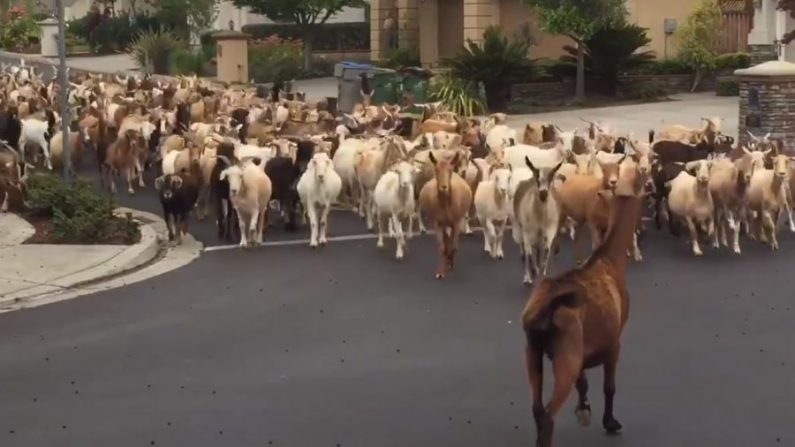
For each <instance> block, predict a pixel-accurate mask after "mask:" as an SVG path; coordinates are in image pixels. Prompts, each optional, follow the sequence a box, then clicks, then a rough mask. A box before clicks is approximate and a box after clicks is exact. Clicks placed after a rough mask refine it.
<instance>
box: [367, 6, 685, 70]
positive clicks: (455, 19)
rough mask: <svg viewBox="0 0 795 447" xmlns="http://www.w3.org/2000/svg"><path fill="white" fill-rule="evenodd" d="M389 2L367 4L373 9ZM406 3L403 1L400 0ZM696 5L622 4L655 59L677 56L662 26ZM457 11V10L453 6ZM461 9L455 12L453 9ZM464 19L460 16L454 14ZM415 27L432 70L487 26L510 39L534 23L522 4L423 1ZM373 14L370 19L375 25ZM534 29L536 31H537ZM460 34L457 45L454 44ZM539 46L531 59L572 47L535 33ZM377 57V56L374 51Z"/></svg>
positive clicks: (682, 19) (564, 40)
mask: <svg viewBox="0 0 795 447" xmlns="http://www.w3.org/2000/svg"><path fill="white" fill-rule="evenodd" d="M387 1H389V0H372V3H373V5H375V4H377V3H382V2H384V3H385V2H387ZM402 1H405V0H402ZM698 1H699V0H663V1H661V0H627V8H628V10H629V20H630V21H631V22H633V23H636V24H638V25H640V26H642V27H644V28H647V29H648V36H649V37H650V38H651V40H652V43H651V45H650V47H649V49H651V50H653V51H654V52H655V53H656V54H657V57H659V58H662V57H665V55H666V40H667V48H668V51H667V54H668V56H675V55H676V53H677V45H676V37H675V36H668V37H667V39H666V35H665V28H664V20H665V19H666V18H673V19H676V21H677V23H678V25H677V26H678V27H681V26H682V25H683V24H684V23H685V21H686V20H687V17H688V16H689V15H690V13H691V12H692V10H693V9H694V8H695V5H697V4H698ZM453 4H455V5H456V7H454V6H453ZM459 5H460V6H461V8H462V9H460V10H459V9H458V8H457V6H459ZM459 11H461V12H462V13H463V16H462V15H461V14H459ZM418 12H419V17H418V23H419V38H420V45H419V47H420V57H421V59H422V62H423V64H424V65H426V66H433V65H436V63H437V62H438V60H439V59H440V58H441V57H444V56H446V55H448V54H451V53H453V52H454V48H453V47H454V46H456V47H457V45H459V44H460V43H463V39H466V38H472V39H473V40H480V37H481V35H482V33H483V30H485V29H486V28H487V27H488V26H489V25H492V24H498V25H500V27H501V28H502V30H503V31H504V32H505V33H506V34H508V35H511V34H513V33H515V32H516V31H517V30H518V29H519V27H520V26H521V25H522V24H524V23H527V22H531V23H536V24H537V22H536V20H535V19H534V13H533V12H532V10H531V9H530V8H529V7H527V6H526V5H525V4H524V3H523V2H522V0H424V1H421V2H419V4H418ZM375 16H376V14H373V17H374V20H375ZM536 27H537V25H536ZM459 30H461V31H462V34H463V35H462V39H460V40H459V39H455V38H454V36H455V35H458V33H459ZM537 39H538V40H539V43H538V45H536V46H534V47H533V48H532V49H531V54H530V56H531V57H533V58H557V57H558V56H560V55H562V54H563V53H564V52H563V50H562V47H563V46H564V45H566V44H571V43H572V42H571V39H569V38H567V37H565V36H560V35H550V34H546V33H543V32H541V31H538V32H537ZM373 54H374V55H375V54H376V51H373Z"/></svg>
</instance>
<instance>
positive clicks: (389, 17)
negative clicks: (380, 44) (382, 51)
mask: <svg viewBox="0 0 795 447" xmlns="http://www.w3.org/2000/svg"><path fill="white" fill-rule="evenodd" d="M383 27H384V32H385V33H386V50H387V51H393V50H396V49H397V47H398V35H397V34H398V33H397V20H396V19H395V17H394V13H393V12H392V11H389V12H387V13H386V18H385V19H384V23H383Z"/></svg>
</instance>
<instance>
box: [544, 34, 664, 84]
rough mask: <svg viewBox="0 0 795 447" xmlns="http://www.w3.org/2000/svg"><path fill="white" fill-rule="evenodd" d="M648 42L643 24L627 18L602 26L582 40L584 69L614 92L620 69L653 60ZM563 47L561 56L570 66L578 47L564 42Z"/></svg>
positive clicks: (574, 62) (628, 68) (630, 67)
mask: <svg viewBox="0 0 795 447" xmlns="http://www.w3.org/2000/svg"><path fill="white" fill-rule="evenodd" d="M650 43H651V39H649V37H648V36H647V35H646V28H643V27H640V26H638V25H634V24H631V23H627V22H626V21H624V22H623V23H619V24H616V25H614V26H608V27H605V28H602V29H600V30H598V31H596V32H595V33H594V34H593V35H592V36H591V37H589V38H588V39H586V40H585V41H584V42H583V44H584V45H583V47H584V50H585V55H584V56H585V57H584V59H585V69H586V71H587V72H588V73H590V74H591V75H594V76H597V77H598V78H599V79H600V80H601V81H603V82H604V83H605V87H606V88H607V91H606V92H605V93H609V94H611V95H614V94H615V93H616V88H617V86H618V75H619V73H621V72H623V71H627V70H632V69H633V68H638V67H641V66H643V65H646V64H648V63H650V62H651V61H653V60H654V58H655V55H654V52H653V51H648V50H644V48H646V47H648V46H649V44H650ZM563 49H564V50H566V52H567V53H568V54H567V55H564V56H562V57H561V58H560V59H561V60H562V61H564V62H567V63H569V64H571V65H572V66H574V65H576V64H577V51H578V50H577V48H575V47H573V46H571V45H566V46H564V47H563Z"/></svg>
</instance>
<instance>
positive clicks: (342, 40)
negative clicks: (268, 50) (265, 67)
mask: <svg viewBox="0 0 795 447" xmlns="http://www.w3.org/2000/svg"><path fill="white" fill-rule="evenodd" d="M243 32H246V33H248V34H251V35H252V36H253V37H254V38H255V39H262V38H267V37H270V36H274V35H276V36H279V37H281V38H282V39H288V40H296V39H301V38H302V37H303V32H302V31H301V29H300V28H299V27H298V26H296V25H294V24H260V25H246V26H244V27H243ZM313 48H314V50H315V51H343V50H369V49H370V23H369V22H362V23H326V24H324V25H323V26H321V27H319V29H318V30H317V31H316V34H315V41H314V44H313Z"/></svg>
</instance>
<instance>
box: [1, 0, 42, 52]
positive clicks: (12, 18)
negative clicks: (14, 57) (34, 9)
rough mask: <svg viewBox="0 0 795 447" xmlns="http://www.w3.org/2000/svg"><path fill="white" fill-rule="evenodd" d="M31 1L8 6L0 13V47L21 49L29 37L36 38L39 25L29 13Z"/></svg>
mask: <svg viewBox="0 0 795 447" xmlns="http://www.w3.org/2000/svg"><path fill="white" fill-rule="evenodd" d="M31 6H32V2H27V3H26V5H25V6H9V7H7V8H4V11H3V13H2V14H0V48H6V49H9V50H22V49H24V48H26V47H27V46H28V43H29V42H30V39H31V38H38V33H39V26H38V25H37V24H36V21H35V19H34V18H33V16H32V15H31V14H30V10H31Z"/></svg>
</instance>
